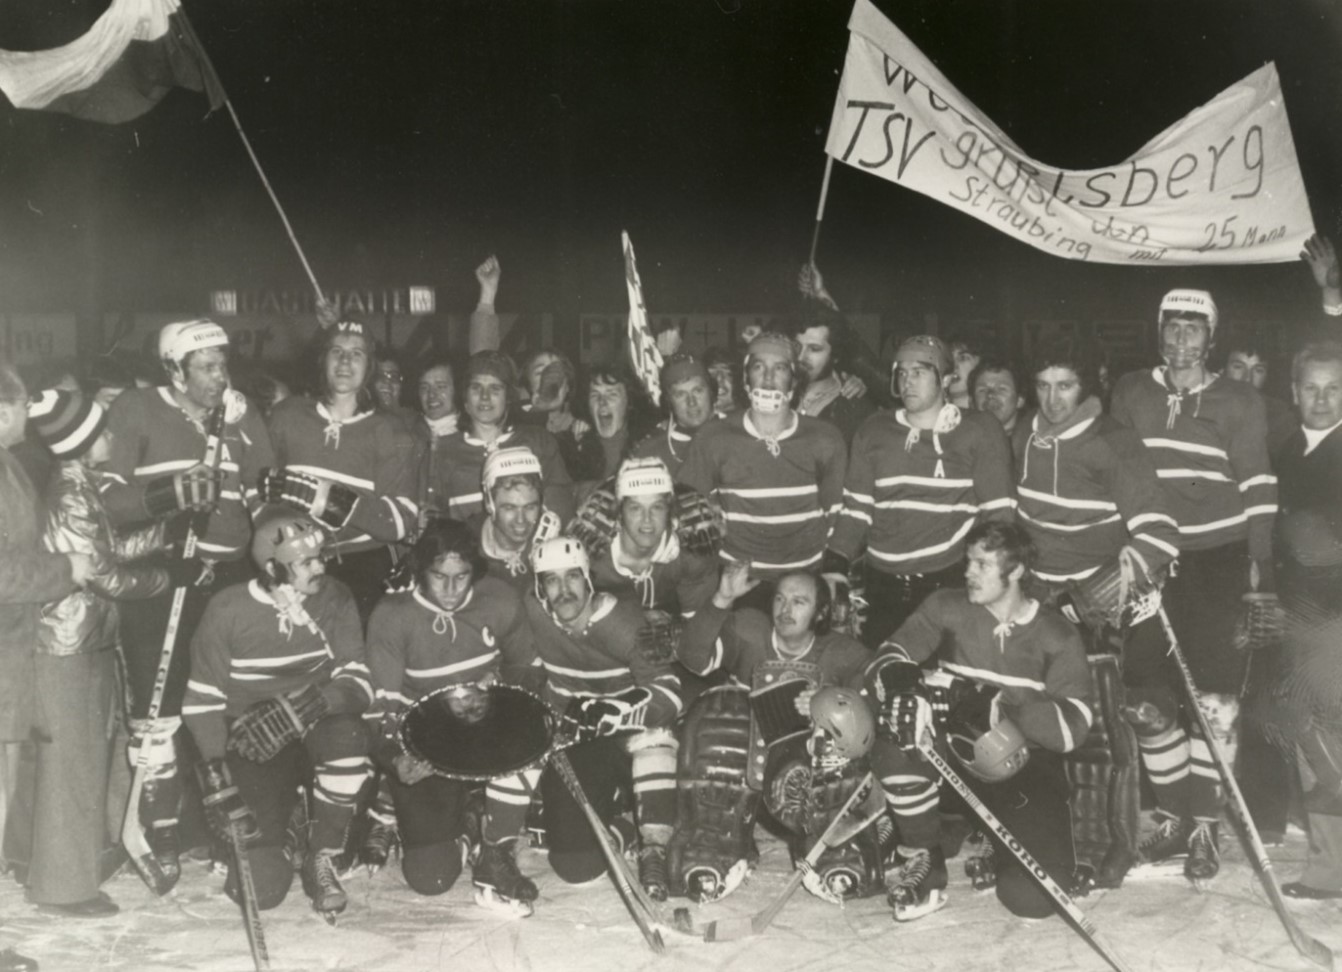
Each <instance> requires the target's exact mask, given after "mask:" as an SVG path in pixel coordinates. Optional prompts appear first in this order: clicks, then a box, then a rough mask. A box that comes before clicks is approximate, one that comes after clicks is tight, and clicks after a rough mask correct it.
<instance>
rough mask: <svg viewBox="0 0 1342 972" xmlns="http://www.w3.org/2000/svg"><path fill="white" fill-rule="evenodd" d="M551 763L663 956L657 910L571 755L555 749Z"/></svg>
mask: <svg viewBox="0 0 1342 972" xmlns="http://www.w3.org/2000/svg"><path fill="white" fill-rule="evenodd" d="M550 765H551V766H553V767H554V768H555V772H557V773H558V774H559V778H560V779H561V780H563V781H564V785H565V786H566V787H568V791H569V793H570V794H572V795H573V799H574V801H575V802H576V803H577V804H578V806H580V807H582V812H583V814H584V815H585V816H586V817H587V822H588V823H589V824H590V825H591V827H592V834H593V835H594V836H595V837H596V841H597V843H598V844H600V845H601V853H602V854H604V855H605V858H606V864H607V865H608V866H609V868H610V877H611V880H612V881H613V882H615V890H617V891H619V892H620V898H621V899H622V900H623V901H624V906H625V907H626V908H627V909H629V914H630V916H632V917H633V919H634V924H636V925H638V930H639V932H641V933H642V935H643V938H644V940H646V941H647V943H648V947H649V948H651V949H652V950H653V951H654V952H656V953H657V954H658V955H661V954H662V953H663V952H665V951H666V943H665V942H663V941H662V933H661V932H660V931H658V930H657V929H656V928H654V927H653V924H654V922H655V921H656V919H657V910H656V906H655V905H654V904H653V903H652V899H651V898H649V897H648V894H647V892H646V891H644V890H643V885H642V884H640V883H639V881H638V878H637V877H636V876H635V875H634V874H633V873H632V872H631V871H630V869H629V862H628V861H626V860H625V859H624V857H623V855H621V854H620V852H619V851H617V850H616V849H615V848H614V847H613V846H611V842H610V834H609V832H607V830H606V825H605V824H604V823H602V822H601V817H600V816H598V815H597V812H596V808H595V807H593V806H592V801H591V800H589V799H587V794H586V792H584V790H583V788H582V782H581V781H580V780H579V779H578V774H577V773H575V772H574V771H573V764H572V763H570V762H569V761H568V756H567V755H566V754H565V753H564V752H563V751H561V750H556V751H555V752H554V753H552V754H551V755H550Z"/></svg>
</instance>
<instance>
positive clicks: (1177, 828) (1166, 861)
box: [1128, 817, 1194, 881]
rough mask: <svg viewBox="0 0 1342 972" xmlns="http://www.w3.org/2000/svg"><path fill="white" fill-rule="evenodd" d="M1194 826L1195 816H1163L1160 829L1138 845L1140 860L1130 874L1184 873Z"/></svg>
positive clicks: (1149, 876)
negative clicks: (1193, 819) (1177, 817)
mask: <svg viewBox="0 0 1342 972" xmlns="http://www.w3.org/2000/svg"><path fill="white" fill-rule="evenodd" d="M1193 827H1194V824H1193V821H1192V820H1187V819H1186V820H1177V819H1175V818H1174V817H1162V818H1160V820H1159V822H1158V823H1157V824H1156V829H1155V830H1154V831H1152V832H1151V834H1150V836H1148V837H1147V838H1146V839H1145V840H1143V841H1142V842H1141V844H1139V845H1138V847H1137V856H1138V860H1139V862H1140V863H1138V864H1137V866H1136V867H1134V868H1132V870H1131V871H1129V872H1128V876H1129V877H1131V878H1133V879H1135V880H1138V881H1140V880H1143V879H1146V878H1162V877H1178V876H1180V875H1182V874H1183V873H1184V861H1185V859H1186V858H1187V856H1188V838H1189V835H1190V834H1192V832H1193Z"/></svg>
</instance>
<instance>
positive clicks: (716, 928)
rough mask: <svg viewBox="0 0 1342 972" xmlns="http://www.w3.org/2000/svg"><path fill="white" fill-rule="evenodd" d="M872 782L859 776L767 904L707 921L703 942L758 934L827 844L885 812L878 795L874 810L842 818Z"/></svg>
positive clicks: (866, 793) (842, 839) (839, 841)
mask: <svg viewBox="0 0 1342 972" xmlns="http://www.w3.org/2000/svg"><path fill="white" fill-rule="evenodd" d="M875 785H876V777H875V776H873V775H872V774H871V773H868V774H867V775H866V776H865V777H863V779H862V782H861V783H859V784H858V785H857V789H855V790H853V792H852V793H850V794H849V795H848V799H847V800H846V801H845V802H844V804H843V806H842V807H840V808H839V812H838V813H836V814H835V815H834V819H832V820H831V821H830V822H829V826H828V827H826V828H825V830H824V832H823V833H822V834H821V835H820V836H819V838H817V839H816V842H815V846H813V847H812V848H811V849H810V851H809V852H807V854H806V857H805V859H804V860H802V862H801V863H800V864H798V865H797V867H796V870H794V871H793V872H792V876H791V877H790V878H788V881H787V884H785V885H783V889H782V890H781V891H779V892H778V894H777V895H776V896H775V897H774V899H773V900H772V901H770V902H769V904H768V907H766V908H764V909H763V910H762V911H759V912H756V913H755V914H753V915H742V916H740V917H736V918H719V919H718V920H717V921H712V922H709V923H708V925H707V927H705V929H704V941H706V942H734V941H737V940H739V939H742V938H749V937H750V936H752V935H758V934H760V933H761V932H762V931H764V929H766V928H768V927H769V926H770V925H771V924H773V920H774V919H775V918H777V917H778V913H779V912H780V911H782V910H783V906H784V905H785V904H787V903H788V900H789V899H791V897H792V896H793V895H794V894H795V893H796V892H797V889H798V888H799V887H801V883H802V881H803V880H805V878H806V875H807V874H808V873H810V872H811V870H812V869H813V868H814V867H815V865H816V862H818V861H819V860H820V855H821V854H823V853H824V852H825V848H827V847H837V846H838V845H839V844H842V843H844V842H846V841H849V840H852V839H853V838H854V837H856V836H857V835H858V834H859V833H861V832H862V831H863V830H865V829H867V827H869V826H870V825H871V824H872V823H873V822H875V820H876V818H877V817H879V816H880V815H881V814H883V813H885V799H884V797H882V799H881V805H880V808H879V809H878V810H876V811H875V812H872V813H868V814H864V815H862V816H859V817H856V818H855V819H853V818H850V819H845V818H849V817H850V813H851V812H852V811H853V809H854V808H855V807H856V806H857V805H858V803H859V802H860V801H862V800H865V799H866V798H867V797H868V796H869V795H870V794H871V793H872V789H871V788H873V787H875Z"/></svg>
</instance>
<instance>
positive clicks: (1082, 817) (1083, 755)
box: [1063, 654, 1140, 887]
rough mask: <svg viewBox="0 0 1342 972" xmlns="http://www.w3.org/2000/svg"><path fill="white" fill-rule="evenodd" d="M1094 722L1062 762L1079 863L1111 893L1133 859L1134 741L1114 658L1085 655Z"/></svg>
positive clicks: (1135, 810)
mask: <svg viewBox="0 0 1342 972" xmlns="http://www.w3.org/2000/svg"><path fill="white" fill-rule="evenodd" d="M1088 660H1089V662H1090V674H1091V687H1092V694H1093V697H1094V699H1095V702H1096V704H1095V706H1094V710H1095V714H1096V718H1095V722H1094V724H1093V725H1092V726H1091V728H1090V733H1089V734H1088V735H1087V736H1086V739H1085V741H1084V742H1082V744H1081V745H1080V746H1078V747H1077V748H1076V749H1074V750H1072V752H1070V753H1068V754H1066V755H1065V756H1064V757H1063V764H1064V767H1065V769H1066V772H1067V780H1068V783H1069V785H1070V787H1071V793H1072V799H1071V824H1072V840H1073V844H1074V846H1075V848H1076V856H1077V860H1078V862H1079V863H1082V864H1086V865H1088V866H1089V867H1090V868H1091V869H1092V870H1093V871H1094V872H1095V875H1096V878H1095V881H1096V884H1098V885H1099V886H1101V887H1117V886H1118V885H1119V884H1120V883H1121V882H1122V880H1123V876H1124V874H1126V873H1127V870H1128V868H1129V867H1131V865H1132V864H1133V862H1135V861H1136V858H1137V828H1138V816H1139V812H1140V791H1139V778H1138V777H1139V760H1138V756H1137V736H1136V733H1135V732H1134V730H1133V727H1132V725H1131V724H1130V723H1129V722H1128V721H1127V720H1126V719H1125V718H1124V717H1123V707H1124V703H1125V695H1124V688H1123V683H1122V677H1121V672H1120V670H1119V662H1118V658H1117V657H1116V656H1114V655H1108V654H1104V655H1091V656H1089V658H1088Z"/></svg>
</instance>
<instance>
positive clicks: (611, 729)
mask: <svg viewBox="0 0 1342 972" xmlns="http://www.w3.org/2000/svg"><path fill="white" fill-rule="evenodd" d="M651 701H652V692H650V691H648V690H647V689H645V688H638V687H635V688H631V689H626V690H625V691H623V692H620V693H619V694H618V695H599V696H596V697H594V698H577V699H574V700H573V701H572V702H570V703H569V706H568V709H567V710H566V711H565V712H564V717H563V719H562V720H561V726H562V728H563V730H564V734H565V735H567V736H568V737H569V738H570V739H572V740H573V742H574V743H584V742H591V741H592V740H593V739H599V738H601V737H602V736H613V735H614V734H615V733H617V732H624V731H625V730H633V729H642V728H643V724H644V719H646V718H647V714H648V703H650V702H651Z"/></svg>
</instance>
